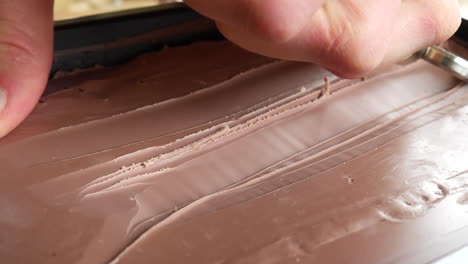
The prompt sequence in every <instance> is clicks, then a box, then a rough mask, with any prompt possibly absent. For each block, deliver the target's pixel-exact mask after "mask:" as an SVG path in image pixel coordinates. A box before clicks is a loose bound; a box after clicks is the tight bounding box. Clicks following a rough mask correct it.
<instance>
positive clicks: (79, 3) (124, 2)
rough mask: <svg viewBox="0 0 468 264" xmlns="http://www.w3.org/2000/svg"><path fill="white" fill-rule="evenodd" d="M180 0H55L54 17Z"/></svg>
mask: <svg viewBox="0 0 468 264" xmlns="http://www.w3.org/2000/svg"><path fill="white" fill-rule="evenodd" d="M168 2H181V1H180V0H55V7H54V18H55V20H63V19H69V18H76V17H80V16H86V15H95V14H101V13H106V12H111V11H118V10H124V9H131V8H138V7H146V6H153V5H158V4H163V3H168Z"/></svg>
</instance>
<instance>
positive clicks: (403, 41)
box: [0, 0, 460, 137]
mask: <svg viewBox="0 0 468 264" xmlns="http://www.w3.org/2000/svg"><path fill="white" fill-rule="evenodd" d="M185 2H186V3H187V4H188V5H189V6H191V7H192V8H194V9H195V10H197V11H198V12H200V13H202V14H204V15H206V16H208V17H210V18H212V19H214V20H215V21H216V24H217V26H218V28H219V29H220V31H221V32H222V33H223V34H224V35H225V36H226V37H227V38H228V39H230V40H231V41H233V42H235V43H237V44H238V45H239V46H241V47H243V48H245V49H247V50H250V51H253V52H256V53H259V54H262V55H266V56H270V57H275V58H281V59H287V60H297V61H306V62H311V63H317V64H320V65H322V66H324V67H325V68H327V69H329V70H330V71H332V72H334V73H335V74H337V75H339V76H341V77H344V78H355V77H360V76H362V75H364V74H366V73H367V72H370V71H372V70H374V69H376V68H378V67H381V66H382V65H386V64H389V63H393V62H396V61H398V60H401V59H403V58H405V57H408V56H409V55H411V54H412V53H414V52H415V51H417V50H419V49H422V48H424V47H427V46H431V45H435V44H439V43H441V42H443V41H445V40H446V39H448V38H449V37H450V36H451V35H452V34H453V33H454V32H455V31H456V29H457V28H458V26H459V24H460V11H459V7H458V1H457V0H378V1H376V0H268V1H266V0H216V1H212V0H185ZM52 10H53V0H14V1H12V0H0V60H1V63H0V89H3V93H4V94H6V103H4V104H3V107H2V104H1V102H0V137H2V136H4V135H6V134H7V133H8V132H10V131H11V130H12V129H14V128H15V127H16V126H18V125H19V124H20V122H21V121H22V120H23V119H24V118H25V117H26V116H27V115H28V114H29V113H30V112H31V111H32V109H33V108H34V106H35V104H36V103H37V101H38V100H39V97H40V95H41V93H42V92H43V90H44V88H45V85H46V83H47V77H48V73H49V70H50V66H51V61H52V38H53V36H52V35H53V18H52V16H53V12H52Z"/></svg>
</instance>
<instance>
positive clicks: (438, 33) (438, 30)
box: [420, 1, 461, 44]
mask: <svg viewBox="0 0 468 264" xmlns="http://www.w3.org/2000/svg"><path fill="white" fill-rule="evenodd" d="M452 2H453V1H452ZM420 23H421V26H422V31H423V33H424V34H427V36H429V38H430V39H429V41H430V42H431V43H432V44H440V43H442V42H444V41H446V40H447V39H448V38H450V37H451V36H452V35H453V34H454V33H455V31H456V30H457V29H458V27H459V25H460V23H461V18H460V11H459V8H458V5H456V3H451V2H450V1H437V3H434V4H433V5H431V6H429V7H427V8H426V12H424V13H423V14H422V16H421V18H420Z"/></svg>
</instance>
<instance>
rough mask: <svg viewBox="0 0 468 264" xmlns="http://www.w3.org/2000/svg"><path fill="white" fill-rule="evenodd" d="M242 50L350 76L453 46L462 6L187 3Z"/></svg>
mask: <svg viewBox="0 0 468 264" xmlns="http://www.w3.org/2000/svg"><path fill="white" fill-rule="evenodd" d="M185 2H186V3H187V4H188V5H190V6H191V7H193V8H194V9H196V10H198V11H199V12H200V13H202V14H204V15H206V16H208V17H211V18H212V19H214V20H215V21H216V24H217V26H218V28H219V30H220V31H221V32H222V33H223V34H224V35H225V36H226V37H227V38H228V39H230V40H232V41H233V42H235V43H237V44H238V45H239V46H241V47H243V48H245V49H247V50H250V51H253V52H256V53H259V54H263V55H266V56H271V57H276V58H281V59H288V60H297V61H306V62H312V63H317V64H320V65H322V66H324V67H325V68H327V69H329V70H330V71H332V72H333V73H335V74H337V75H339V76H341V77H345V78H354V77H360V76H362V75H363V74H365V73H367V72H369V71H372V70H373V69H375V68H377V67H379V66H381V65H387V64H390V63H393V62H396V61H398V60H401V59H403V58H406V57H408V56H410V55H411V54H412V53H414V52H416V51H418V50H420V49H422V48H425V47H428V46H431V45H435V44H439V43H441V42H443V41H445V40H446V39H448V38H449V37H450V36H451V35H452V34H453V33H454V32H455V31H456V29H457V28H458V26H459V25H460V21H461V19H460V10H459V6H458V1H457V0H216V1H211V0H185Z"/></svg>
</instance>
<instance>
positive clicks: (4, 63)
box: [0, 0, 53, 138]
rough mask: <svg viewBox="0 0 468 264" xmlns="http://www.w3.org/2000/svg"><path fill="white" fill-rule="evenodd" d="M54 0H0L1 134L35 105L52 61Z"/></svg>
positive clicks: (9, 129) (6, 131)
mask: <svg viewBox="0 0 468 264" xmlns="http://www.w3.org/2000/svg"><path fill="white" fill-rule="evenodd" d="M52 16H53V0H0V138H1V137H2V136H4V135H6V134H7V133H8V132H9V131H11V130H12V129H13V128H15V127H16V126H17V125H18V124H19V123H20V122H21V121H22V120H23V119H24V118H25V117H26V116H27V115H28V114H29V113H30V112H31V110H32V109H33V108H34V106H35V105H36V103H37V101H38V100H39V97H40V96H41V94H42V91H43V90H44V87H45V85H46V83H47V78H48V76H49V71H50V66H51V63H52V34H53V18H52Z"/></svg>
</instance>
